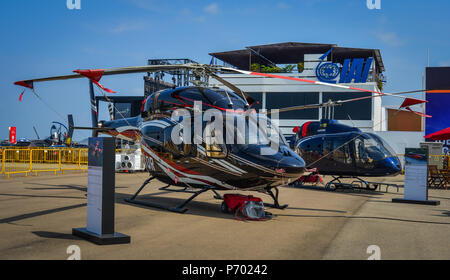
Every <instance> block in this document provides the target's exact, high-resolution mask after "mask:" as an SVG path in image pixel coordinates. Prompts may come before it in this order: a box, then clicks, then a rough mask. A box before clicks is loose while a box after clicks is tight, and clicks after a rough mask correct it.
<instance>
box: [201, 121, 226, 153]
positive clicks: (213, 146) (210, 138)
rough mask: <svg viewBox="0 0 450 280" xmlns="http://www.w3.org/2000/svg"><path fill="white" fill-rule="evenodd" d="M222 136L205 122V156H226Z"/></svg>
mask: <svg viewBox="0 0 450 280" xmlns="http://www.w3.org/2000/svg"><path fill="white" fill-rule="evenodd" d="M219 139H223V136H221V135H220V133H219V132H218V131H216V130H214V128H213V127H212V125H211V124H207V125H206V127H205V147H206V149H205V150H206V156H207V157H209V158H225V157H226V156H227V148H226V146H225V144H221V143H223V141H220V140H219Z"/></svg>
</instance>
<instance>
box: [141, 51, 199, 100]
mask: <svg viewBox="0 0 450 280" xmlns="http://www.w3.org/2000/svg"><path fill="white" fill-rule="evenodd" d="M188 63H198V62H196V61H193V60H191V59H187V58H168V59H149V60H148V65H181V64H188ZM205 79H207V77H199V76H198V75H196V74H195V73H193V72H192V70H190V69H179V70H165V71H157V72H153V73H148V74H147V76H144V94H145V97H147V96H149V95H150V94H152V93H153V92H156V91H159V90H163V89H168V88H175V87H183V86H190V85H191V83H193V82H194V81H200V82H203V83H205V84H207V82H208V81H207V80H205Z"/></svg>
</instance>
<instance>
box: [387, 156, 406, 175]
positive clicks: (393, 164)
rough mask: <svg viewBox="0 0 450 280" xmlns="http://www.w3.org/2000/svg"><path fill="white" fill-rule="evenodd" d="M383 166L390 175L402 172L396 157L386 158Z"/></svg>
mask: <svg viewBox="0 0 450 280" xmlns="http://www.w3.org/2000/svg"><path fill="white" fill-rule="evenodd" d="M383 165H384V166H385V167H386V169H387V170H388V172H389V173H390V174H397V173H399V172H400V171H402V164H401V163H400V160H399V159H398V158H397V157H388V158H385V159H384V160H383Z"/></svg>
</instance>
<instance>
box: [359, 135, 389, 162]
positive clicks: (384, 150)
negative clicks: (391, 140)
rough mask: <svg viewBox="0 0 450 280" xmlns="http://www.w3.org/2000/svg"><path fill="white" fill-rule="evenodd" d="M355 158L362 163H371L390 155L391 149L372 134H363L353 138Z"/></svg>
mask: <svg viewBox="0 0 450 280" xmlns="http://www.w3.org/2000/svg"><path fill="white" fill-rule="evenodd" d="M355 149H356V158H357V159H358V160H359V161H362V162H364V163H372V162H373V161H379V160H383V159H384V158H386V157H389V156H392V154H393V153H392V152H390V151H389V150H390V149H392V148H390V147H389V145H387V143H385V142H384V141H382V140H381V139H379V137H378V136H376V135H373V134H363V135H361V136H359V137H358V138H356V139H355Z"/></svg>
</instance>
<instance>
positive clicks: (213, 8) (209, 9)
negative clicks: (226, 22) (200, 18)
mask: <svg viewBox="0 0 450 280" xmlns="http://www.w3.org/2000/svg"><path fill="white" fill-rule="evenodd" d="M203 11H205V12H206V13H208V14H213V15H215V14H217V13H219V5H217V3H212V4H210V5H208V6H206V7H204V8H203Z"/></svg>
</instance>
